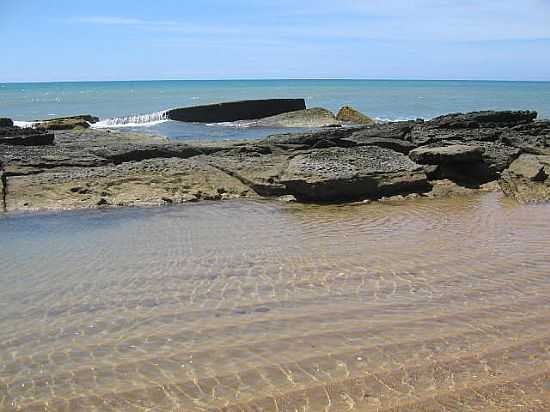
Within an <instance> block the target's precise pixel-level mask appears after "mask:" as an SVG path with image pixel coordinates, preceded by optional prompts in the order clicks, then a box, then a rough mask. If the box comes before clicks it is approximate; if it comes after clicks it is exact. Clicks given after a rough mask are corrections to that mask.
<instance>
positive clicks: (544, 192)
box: [0, 109, 550, 212]
mask: <svg viewBox="0 0 550 412" xmlns="http://www.w3.org/2000/svg"><path fill="white" fill-rule="evenodd" d="M310 110H311V109H310ZM311 113H313V114H314V115H319V116H320V118H322V119H326V118H327V116H326V113H324V112H320V111H317V112H310V114H308V116H310V115H311ZM345 115H346V116H348V117H349V112H347V113H345ZM536 117H537V114H536V113H535V112H529V111H515V112H514V111H505V112H493V111H487V112H472V113H466V114H450V115H446V116H441V117H438V118H435V119H432V120H430V121H423V120H420V119H419V120H416V121H406V122H394V123H383V124H369V122H368V118H365V119H366V122H365V124H366V125H361V126H355V127H331V128H325V129H320V130H318V131H315V132H310V133H289V134H283V135H274V136H269V137H267V138H265V139H259V140H248V141H223V142H185V143H181V142H176V141H169V140H166V139H164V138H162V137H152V136H147V135H142V134H136V133H125V132H120V131H111V130H99V129H86V128H83V127H79V126H82V117H73V118H72V120H71V121H72V122H73V123H75V126H76V128H73V129H70V130H59V129H63V128H64V127H63V120H58V119H56V121H55V123H53V127H49V130H46V129H41V128H40V127H39V128H34V129H30V128H29V129H21V128H16V127H13V125H12V124H11V123H10V122H9V121H8V119H2V122H0V124H1V125H2V126H3V127H0V182H1V183H0V192H1V194H2V196H1V198H0V201H1V203H0V209H3V210H4V211H8V212H11V211H35V210H44V209H49V210H61V209H78V208H95V207H118V206H152V205H163V204H173V203H184V202H192V201H199V200H225V199H234V198H253V199H258V198H261V197H270V198H280V199H281V200H286V201H288V200H297V201H301V202H320V203H322V202H347V201H363V200H366V201H370V200H380V199H387V198H393V199H403V198H409V197H411V198H412V197H420V196H426V197H434V196H443V195H449V194H467V193H476V192H478V191H481V190H502V191H503V192H504V193H505V194H506V195H508V196H510V197H513V198H515V199H517V200H518V201H520V202H539V201H548V200H550V178H549V175H550V121H537V120H536ZM288 118H290V119H294V120H296V119H295V115H294V117H293V116H292V115H291V116H290V117H289V116H286V117H285V115H283V118H281V117H275V119H268V120H261V119H260V120H259V121H258V123H259V125H260V126H261V125H262V124H264V123H265V124H273V122H280V121H283V120H285V121H286V120H287V119H288ZM306 120H307V119H306ZM308 121H309V120H308ZM323 121H324V120H323ZM40 126H42V127H48V125H47V124H43V125H40ZM53 129H55V131H53Z"/></svg>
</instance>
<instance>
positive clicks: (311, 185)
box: [281, 146, 429, 201]
mask: <svg viewBox="0 0 550 412" xmlns="http://www.w3.org/2000/svg"><path fill="white" fill-rule="evenodd" d="M281 183H283V184H284V185H285V186H286V188H287V190H288V191H289V192H290V193H291V194H293V195H294V196H296V198H297V199H299V200H307V201H343V200H354V199H361V198H379V197H382V196H385V195H393V194H398V193H411V192H422V191H426V190H427V189H428V186H429V185H428V182H427V176H426V174H425V173H424V171H423V169H422V168H421V167H420V166H419V165H418V164H416V163H414V162H412V161H411V160H410V159H409V158H407V157H406V156H404V155H402V154H400V153H396V152H394V151H392V150H389V149H384V148H380V147H376V146H371V147H355V148H330V149H320V150H315V151H311V152H309V153H305V154H300V155H297V156H295V157H293V158H292V159H291V160H290V162H289V165H288V167H287V169H286V171H285V172H284V174H283V176H282V180H281Z"/></svg>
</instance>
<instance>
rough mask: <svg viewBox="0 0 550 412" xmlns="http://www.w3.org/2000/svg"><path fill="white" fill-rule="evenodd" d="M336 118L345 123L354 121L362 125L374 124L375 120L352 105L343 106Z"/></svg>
mask: <svg viewBox="0 0 550 412" xmlns="http://www.w3.org/2000/svg"><path fill="white" fill-rule="evenodd" d="M336 119H337V120H339V121H341V122H344V123H353V124H361V125H371V124H374V123H375V122H374V120H372V119H371V118H370V117H368V116H366V115H364V114H363V113H361V112H360V111H358V110H356V109H354V108H353V107H351V106H343V107H342V108H341V109H340V110H339V111H338V114H337V115H336Z"/></svg>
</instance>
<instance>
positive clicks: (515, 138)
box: [500, 120, 550, 155]
mask: <svg viewBox="0 0 550 412" xmlns="http://www.w3.org/2000/svg"><path fill="white" fill-rule="evenodd" d="M500 142H501V143H503V144H505V145H508V146H513V147H517V148H519V149H521V150H522V151H524V152H527V153H532V154H541V155H544V154H550V121H548V120H546V121H540V122H534V123H529V124H523V125H519V126H515V127H512V128H509V129H506V130H504V131H503V132H502V134H501V137H500Z"/></svg>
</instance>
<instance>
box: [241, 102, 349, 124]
mask: <svg viewBox="0 0 550 412" xmlns="http://www.w3.org/2000/svg"><path fill="white" fill-rule="evenodd" d="M246 124H247V126H249V127H272V128H285V127H297V128H304V129H317V128H322V127H340V126H341V124H340V122H339V121H338V120H336V118H335V117H334V114H332V113H331V112H330V111H328V110H327V109H322V108H319V107H315V108H312V109H306V110H297V111H294V112H289V113H283V114H278V115H275V116H269V117H264V118H262V119H259V120H254V121H251V122H247V123H246Z"/></svg>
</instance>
